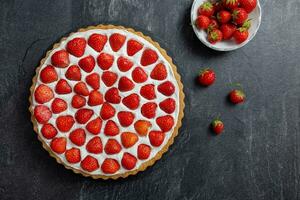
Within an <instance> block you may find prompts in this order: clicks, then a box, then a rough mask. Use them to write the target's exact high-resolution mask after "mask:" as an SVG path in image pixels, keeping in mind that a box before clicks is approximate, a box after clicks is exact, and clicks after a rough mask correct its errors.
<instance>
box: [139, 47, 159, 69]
mask: <svg viewBox="0 0 300 200" xmlns="http://www.w3.org/2000/svg"><path fill="white" fill-rule="evenodd" d="M157 59H158V55H157V53H156V51H154V50H152V49H145V50H144V52H143V54H142V58H141V65H142V66H147V65H151V64H153V63H155V62H156V61H157Z"/></svg>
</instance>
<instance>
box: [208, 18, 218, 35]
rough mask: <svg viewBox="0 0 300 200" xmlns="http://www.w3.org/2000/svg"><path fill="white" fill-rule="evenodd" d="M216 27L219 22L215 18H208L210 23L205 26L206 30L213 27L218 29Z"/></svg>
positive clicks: (211, 29) (210, 29) (209, 30)
mask: <svg viewBox="0 0 300 200" xmlns="http://www.w3.org/2000/svg"><path fill="white" fill-rule="evenodd" d="M218 28H219V24H218V22H217V20H215V19H210V23H209V25H208V27H207V32H211V31H213V30H215V29H218Z"/></svg>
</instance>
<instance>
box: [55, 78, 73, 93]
mask: <svg viewBox="0 0 300 200" xmlns="http://www.w3.org/2000/svg"><path fill="white" fill-rule="evenodd" d="M55 92H56V93H57V94H69V93H71V92H72V88H71V86H70V85H69V83H68V82H67V81H66V80H65V79H60V80H59V81H58V82H57V84H56V86H55Z"/></svg>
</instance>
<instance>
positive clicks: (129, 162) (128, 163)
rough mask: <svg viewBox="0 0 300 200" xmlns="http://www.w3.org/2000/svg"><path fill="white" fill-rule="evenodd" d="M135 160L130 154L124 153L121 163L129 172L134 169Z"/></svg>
mask: <svg viewBox="0 0 300 200" xmlns="http://www.w3.org/2000/svg"><path fill="white" fill-rule="evenodd" d="M136 162H137V159H136V157H135V156H134V155H132V154H130V153H124V154H123V157H122V160H121V163H122V166H123V167H124V168H125V169H128V170H131V169H133V168H134V167H135V165H136Z"/></svg>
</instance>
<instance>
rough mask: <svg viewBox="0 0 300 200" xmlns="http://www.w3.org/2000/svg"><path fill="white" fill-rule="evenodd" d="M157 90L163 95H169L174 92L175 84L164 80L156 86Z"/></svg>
mask: <svg viewBox="0 0 300 200" xmlns="http://www.w3.org/2000/svg"><path fill="white" fill-rule="evenodd" d="M157 90H158V91H159V92H160V93H162V94H163V95H165V96H171V95H172V94H173V93H174V92H175V86H174V85H173V83H172V82H170V81H165V82H163V83H162V84H160V85H159V86H158V87H157Z"/></svg>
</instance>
